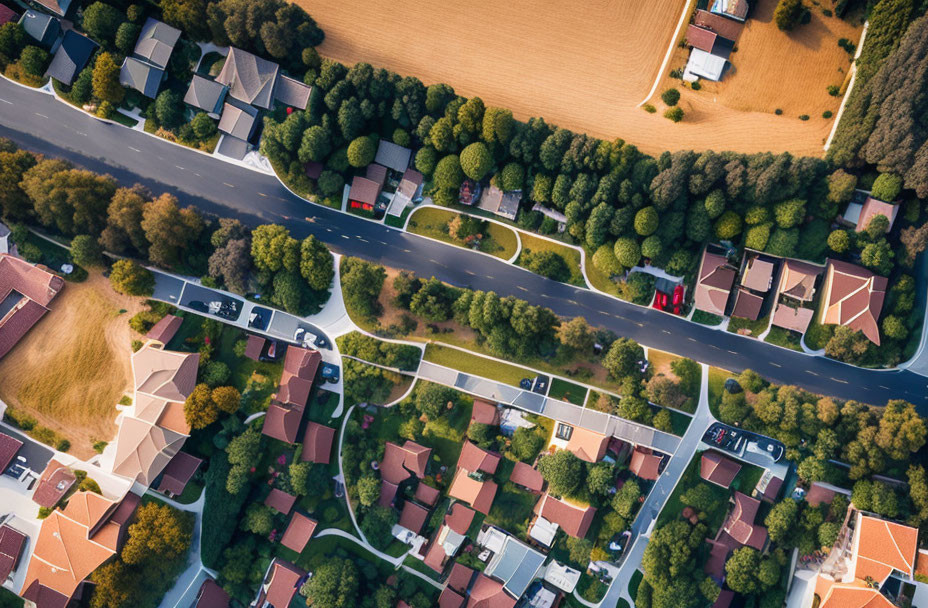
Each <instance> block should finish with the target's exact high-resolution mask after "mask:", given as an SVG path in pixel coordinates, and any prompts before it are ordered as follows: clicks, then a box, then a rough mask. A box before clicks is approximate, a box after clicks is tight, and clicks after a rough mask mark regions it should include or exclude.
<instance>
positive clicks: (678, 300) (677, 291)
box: [673, 285, 683, 306]
mask: <svg viewBox="0 0 928 608" xmlns="http://www.w3.org/2000/svg"><path fill="white" fill-rule="evenodd" d="M680 304H683V285H677V286H676V287H674V288H673V305H674V306H679V305H680Z"/></svg>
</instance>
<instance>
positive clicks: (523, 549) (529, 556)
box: [477, 526, 545, 599]
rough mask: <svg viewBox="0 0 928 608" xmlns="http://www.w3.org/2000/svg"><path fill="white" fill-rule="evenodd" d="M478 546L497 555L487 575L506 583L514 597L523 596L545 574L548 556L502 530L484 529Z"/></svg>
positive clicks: (506, 587) (505, 588)
mask: <svg viewBox="0 0 928 608" xmlns="http://www.w3.org/2000/svg"><path fill="white" fill-rule="evenodd" d="M477 544H478V545H479V546H481V547H483V548H484V549H488V550H490V551H492V553H493V554H492V556H491V557H490V560H489V561H488V562H487V566H486V568H485V569H484V574H485V575H486V576H490V577H493V578H494V579H496V580H499V581H500V582H502V584H503V589H504V590H505V591H506V592H508V593H509V595H510V597H512V598H516V599H518V598H520V597H522V595H523V594H524V593H525V591H526V589H528V586H529V585H530V584H531V582H532V581H533V580H535V579H536V578H538V577H539V575H540V574H541V573H542V572H543V571H544V563H545V554H543V553H541V552H539V551H537V550H535V549H533V548H532V547H529V546H528V545H526V544H525V543H523V542H521V541H520V540H518V539H517V538H515V537H514V536H512V535H511V534H508V533H506V532H504V531H503V530H500V529H499V528H496V527H494V526H486V527H484V529H483V530H481V532H480V534H479V535H478V536H477Z"/></svg>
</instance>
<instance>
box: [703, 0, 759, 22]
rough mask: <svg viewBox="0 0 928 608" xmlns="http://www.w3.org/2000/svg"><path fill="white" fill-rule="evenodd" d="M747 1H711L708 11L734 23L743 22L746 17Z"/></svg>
mask: <svg viewBox="0 0 928 608" xmlns="http://www.w3.org/2000/svg"><path fill="white" fill-rule="evenodd" d="M749 8H750V7H749V6H748V0H712V6H711V7H710V9H709V10H710V11H712V12H713V13H715V14H716V15H722V16H724V17H728V18H729V19H734V20H736V21H742V22H743V21H744V20H745V19H746V18H747V16H748V9H749Z"/></svg>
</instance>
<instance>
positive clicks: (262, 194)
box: [258, 192, 267, 198]
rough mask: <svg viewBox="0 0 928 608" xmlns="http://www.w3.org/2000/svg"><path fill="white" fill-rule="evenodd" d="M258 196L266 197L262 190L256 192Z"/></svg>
mask: <svg viewBox="0 0 928 608" xmlns="http://www.w3.org/2000/svg"><path fill="white" fill-rule="evenodd" d="M258 196H263V197H264V198H267V194H265V193H263V192H259V193H258Z"/></svg>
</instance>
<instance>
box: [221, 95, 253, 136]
mask: <svg viewBox="0 0 928 608" xmlns="http://www.w3.org/2000/svg"><path fill="white" fill-rule="evenodd" d="M233 102H234V100H233ZM257 125H258V110H256V109H255V108H253V107H251V106H249V105H245V104H241V103H229V102H228V101H227V102H225V103H224V104H223V105H222V116H221V117H220V118H219V132H220V133H225V134H226V135H231V136H232V137H234V138H236V139H240V140H242V141H244V142H247V141H248V140H249V139H251V136H252V135H254V132H255V127H256V126H257Z"/></svg>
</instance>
